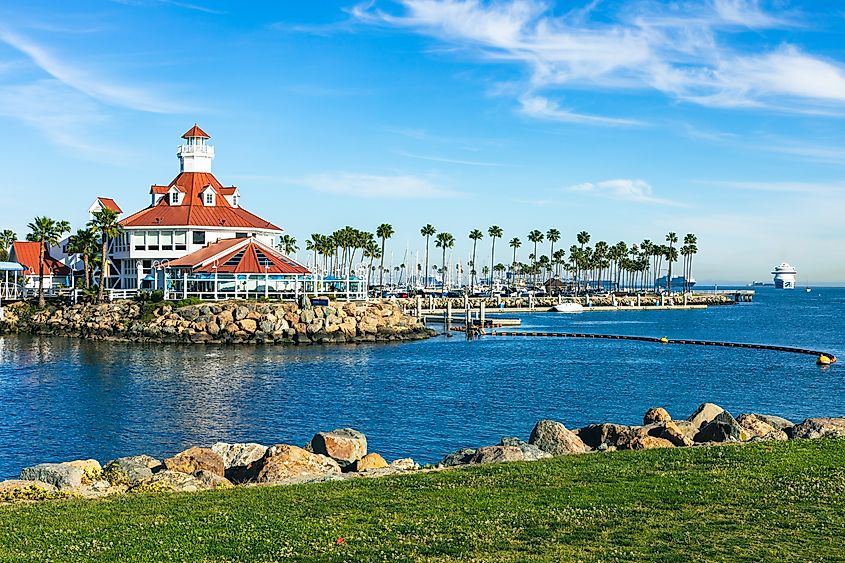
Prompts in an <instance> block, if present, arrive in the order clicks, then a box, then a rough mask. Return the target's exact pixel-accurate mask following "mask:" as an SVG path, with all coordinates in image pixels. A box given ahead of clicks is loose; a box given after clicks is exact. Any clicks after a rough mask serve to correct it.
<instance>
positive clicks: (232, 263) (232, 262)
mask: <svg viewBox="0 0 845 563" xmlns="http://www.w3.org/2000/svg"><path fill="white" fill-rule="evenodd" d="M245 252H246V250H241V251H240V252H238V253H237V254H235V255H234V256H232V257H231V258H229V259H228V260H226V261H225V262H224V263H223V265H224V266H227V267H230V268H233V267H236V266H237V265H238V264H240V263H241V259H242V258H243V257H244V253H245Z"/></svg>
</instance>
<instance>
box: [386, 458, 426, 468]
mask: <svg viewBox="0 0 845 563" xmlns="http://www.w3.org/2000/svg"><path fill="white" fill-rule="evenodd" d="M390 467H392V468H393V469H396V470H399V471H414V470H415V469H419V468H420V466H419V465H417V464H416V463H414V460H413V459H411V458H409V457H403V458H399V459H394V460H393V461H391V462H390Z"/></svg>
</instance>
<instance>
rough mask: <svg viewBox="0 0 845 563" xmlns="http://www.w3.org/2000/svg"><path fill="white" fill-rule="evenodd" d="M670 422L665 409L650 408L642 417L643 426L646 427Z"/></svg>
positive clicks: (670, 418)
mask: <svg viewBox="0 0 845 563" xmlns="http://www.w3.org/2000/svg"><path fill="white" fill-rule="evenodd" d="M671 420H672V417H671V416H669V412H668V411H667V410H666V409H664V408H661V407H652V408H650V409H648V410H647V411H646V413H645V415H644V416H643V425H644V426H647V425H649V424H655V423H664V422H669V421H671Z"/></svg>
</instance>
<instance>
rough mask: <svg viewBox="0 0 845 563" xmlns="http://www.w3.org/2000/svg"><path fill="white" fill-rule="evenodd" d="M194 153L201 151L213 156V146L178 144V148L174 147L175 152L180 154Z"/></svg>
mask: <svg viewBox="0 0 845 563" xmlns="http://www.w3.org/2000/svg"><path fill="white" fill-rule="evenodd" d="M194 153H203V154H208V155H210V156H214V147H212V146H210V145H179V148H177V149H176V154H178V155H180V156H181V155H186V154H194Z"/></svg>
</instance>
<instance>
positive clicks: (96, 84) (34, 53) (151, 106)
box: [0, 27, 182, 113]
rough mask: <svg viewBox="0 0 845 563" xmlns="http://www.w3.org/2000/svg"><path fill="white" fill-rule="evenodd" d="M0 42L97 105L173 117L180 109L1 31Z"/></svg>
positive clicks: (169, 102)
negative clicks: (91, 99) (107, 105)
mask: <svg viewBox="0 0 845 563" xmlns="http://www.w3.org/2000/svg"><path fill="white" fill-rule="evenodd" d="M0 41H2V42H3V43H6V44H7V45H9V46H10V47H13V48H14V49H17V50H18V51H20V52H21V53H23V54H25V55H26V56H27V57H29V58H30V60H32V62H33V63H35V64H36V65H37V66H38V67H39V68H41V70H43V71H44V72H46V73H47V74H49V75H50V76H52V77H53V78H55V79H56V80H59V81H61V82H63V83H64V84H66V85H68V86H69V87H71V88H73V89H75V90H78V91H79V92H82V93H83V94H85V95H87V96H90V97H91V98H94V99H96V100H98V101H100V102H104V103H107V104H111V105H115V106H120V107H126V108H130V109H134V110H140V111H147V112H153V113H176V112H179V111H181V109H182V108H180V107H179V106H177V105H176V104H174V103H173V102H171V101H168V100H164V99H160V98H158V97H157V96H156V95H154V94H152V93H150V92H148V91H146V90H143V89H140V88H135V87H132V86H125V85H122V84H116V83H113V82H111V81H109V80H107V79H104V78H102V77H99V76H96V75H95V74H93V73H91V72H89V71H87V70H83V69H81V68H78V67H76V66H74V65H72V64H69V63H66V62H65V61H63V60H61V59H60V58H58V57H56V56H55V55H53V54H52V53H50V52H49V51H48V50H47V49H46V48H44V47H42V46H41V45H39V44H37V43H35V42H34V41H31V40H29V39H27V38H25V37H22V36H20V35H18V34H15V33H13V32H11V31H9V30H7V29H4V28H2V27H0Z"/></svg>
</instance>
